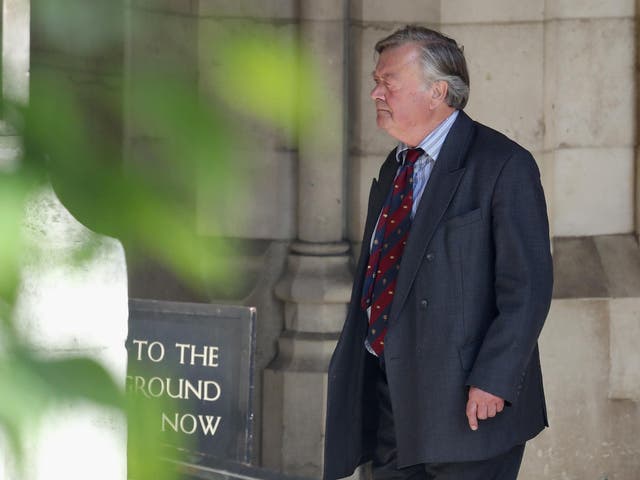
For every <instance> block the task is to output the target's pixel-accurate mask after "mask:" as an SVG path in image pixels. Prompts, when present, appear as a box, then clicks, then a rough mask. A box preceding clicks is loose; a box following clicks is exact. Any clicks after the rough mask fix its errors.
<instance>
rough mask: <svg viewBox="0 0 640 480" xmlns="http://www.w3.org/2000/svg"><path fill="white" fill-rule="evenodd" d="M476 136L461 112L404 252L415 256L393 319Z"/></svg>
mask: <svg viewBox="0 0 640 480" xmlns="http://www.w3.org/2000/svg"><path fill="white" fill-rule="evenodd" d="M472 135H473V121H472V120H471V119H470V118H469V117H468V116H467V115H466V114H465V113H464V112H463V111H460V112H459V113H458V118H457V119H456V121H455V123H454V124H453V126H452V127H451V130H450V132H449V135H447V139H446V140H445V142H444V144H443V145H442V150H440V155H439V156H438V160H437V161H436V164H435V167H434V169H433V172H432V173H431V177H430V178H429V182H428V184H427V186H426V188H425V191H424V194H423V195H422V199H421V200H420V205H419V206H418V209H417V211H416V215H415V218H414V220H413V224H412V226H411V233H410V234H409V239H408V240H407V246H406V247H405V250H404V253H403V254H402V258H403V259H411V261H407V262H402V267H401V269H400V272H399V274H398V283H397V285H396V297H395V299H394V302H393V306H392V309H391V313H390V317H391V318H396V317H397V315H398V313H399V312H400V310H401V308H402V305H403V304H404V302H405V300H406V298H407V295H408V293H409V290H410V288H411V285H412V283H413V281H414V279H415V276H416V274H417V272H418V269H419V267H420V264H421V263H422V258H423V256H424V254H425V253H426V251H427V248H428V246H429V242H430V241H431V237H432V236H433V233H434V232H435V230H436V228H437V226H438V224H439V223H440V221H441V220H442V217H443V215H444V213H445V211H446V210H447V207H448V206H449V204H450V203H451V199H452V198H453V196H454V194H455V192H456V190H457V188H458V185H459V183H460V180H461V179H462V175H463V174H464V171H465V169H464V166H463V165H464V160H465V156H466V152H467V149H468V148H469V144H470V142H471V138H472Z"/></svg>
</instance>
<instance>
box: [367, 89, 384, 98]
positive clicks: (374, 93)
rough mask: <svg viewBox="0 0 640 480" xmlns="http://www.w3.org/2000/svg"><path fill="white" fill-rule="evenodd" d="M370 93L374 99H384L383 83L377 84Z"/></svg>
mask: <svg viewBox="0 0 640 480" xmlns="http://www.w3.org/2000/svg"><path fill="white" fill-rule="evenodd" d="M369 95H370V96H371V98H372V99H373V100H384V88H382V85H376V86H375V87H373V89H372V90H371V93H370V94H369Z"/></svg>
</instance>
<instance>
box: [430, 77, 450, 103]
mask: <svg viewBox="0 0 640 480" xmlns="http://www.w3.org/2000/svg"><path fill="white" fill-rule="evenodd" d="M448 91H449V84H448V83H447V82H445V81H444V80H439V81H437V82H433V85H432V88H431V99H432V100H435V101H437V102H444V101H445V99H446V98H447V92H448Z"/></svg>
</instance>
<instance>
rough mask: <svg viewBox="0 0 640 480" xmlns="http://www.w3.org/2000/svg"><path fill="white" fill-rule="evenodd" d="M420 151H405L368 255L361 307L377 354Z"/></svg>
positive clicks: (405, 233)
mask: <svg viewBox="0 0 640 480" xmlns="http://www.w3.org/2000/svg"><path fill="white" fill-rule="evenodd" d="M421 154H422V149H420V148H412V149H410V150H408V151H407V154H406V157H405V161H404V163H403V165H402V166H401V167H400V171H399V172H398V174H397V175H396V178H395V180H394V182H393V188H392V189H391V192H389V196H388V197H387V200H386V201H385V203H384V206H383V208H382V212H380V218H379V220H378V225H377V227H376V231H375V233H374V236H373V243H372V246H371V253H370V254H369V263H368V264H367V271H366V273H365V279H364V286H363V288H362V299H361V306H362V308H363V309H364V310H367V309H368V308H371V310H370V312H369V334H368V336H367V340H368V341H369V345H370V346H371V348H372V349H373V351H374V352H375V353H376V355H378V356H380V355H381V354H382V351H383V349H384V336H385V334H386V333H387V321H388V319H389V312H390V311H391V303H392V301H393V296H394V294H395V288H396V281H397V278H398V271H399V270H400V260H401V258H402V252H404V247H405V245H406V244H407V237H408V236H409V229H410V228H411V207H412V206H413V185H412V183H413V165H414V163H415V162H416V160H417V159H418V157H420V155H421Z"/></svg>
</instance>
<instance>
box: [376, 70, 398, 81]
mask: <svg viewBox="0 0 640 480" xmlns="http://www.w3.org/2000/svg"><path fill="white" fill-rule="evenodd" d="M371 76H372V77H373V78H381V79H383V80H387V79H389V78H393V77H394V76H395V75H394V74H393V73H383V74H382V75H379V74H377V73H376V71H375V70H373V71H372V72H371Z"/></svg>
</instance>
